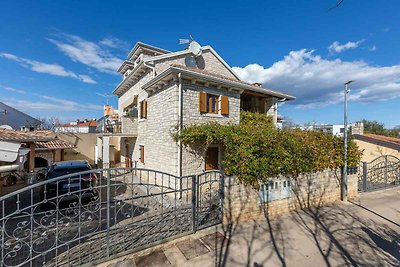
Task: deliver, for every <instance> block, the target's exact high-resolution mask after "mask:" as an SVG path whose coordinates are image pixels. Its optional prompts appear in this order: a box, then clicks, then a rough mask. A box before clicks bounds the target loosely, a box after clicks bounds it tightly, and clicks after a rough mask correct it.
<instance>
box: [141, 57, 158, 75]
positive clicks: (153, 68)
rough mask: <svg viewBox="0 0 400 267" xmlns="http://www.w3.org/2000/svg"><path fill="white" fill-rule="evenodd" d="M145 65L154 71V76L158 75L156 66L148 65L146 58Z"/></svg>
mask: <svg viewBox="0 0 400 267" xmlns="http://www.w3.org/2000/svg"><path fill="white" fill-rule="evenodd" d="M143 65H144V66H145V67H148V68H149V69H151V70H152V71H153V78H154V77H156V68H155V67H154V66H150V65H148V64H147V61H145V60H143Z"/></svg>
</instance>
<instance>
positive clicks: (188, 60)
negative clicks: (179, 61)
mask: <svg viewBox="0 0 400 267" xmlns="http://www.w3.org/2000/svg"><path fill="white" fill-rule="evenodd" d="M185 65H186V67H190V68H197V62H196V59H195V58H194V57H193V56H187V57H185Z"/></svg>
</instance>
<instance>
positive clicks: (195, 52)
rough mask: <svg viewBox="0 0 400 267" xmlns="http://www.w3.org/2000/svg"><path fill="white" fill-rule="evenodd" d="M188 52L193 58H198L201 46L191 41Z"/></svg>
mask: <svg viewBox="0 0 400 267" xmlns="http://www.w3.org/2000/svg"><path fill="white" fill-rule="evenodd" d="M189 51H190V52H192V54H193V55H194V56H195V57H198V56H200V55H201V46H200V44H199V43H198V42H196V41H191V42H190V44H189Z"/></svg>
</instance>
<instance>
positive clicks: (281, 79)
mask: <svg viewBox="0 0 400 267" xmlns="http://www.w3.org/2000/svg"><path fill="white" fill-rule="evenodd" d="M233 70H234V71H235V72H236V73H238V75H239V76H240V77H241V78H242V79H243V80H244V81H247V82H251V83H252V82H261V83H263V84H264V85H265V86H266V87H271V88H273V89H276V90H279V91H283V92H285V93H288V94H291V95H294V96H296V97H297V99H296V100H295V101H294V102H293V104H295V105H297V106H298V107H302V108H313V107H317V106H322V105H328V104H334V103H339V102H341V101H343V83H344V82H346V81H348V80H355V81H356V82H355V83H353V84H351V89H352V91H351V93H350V96H349V98H350V100H351V101H357V102H374V101H383V100H389V99H394V98H399V97H400V65H394V66H387V67H381V66H372V65H369V64H368V63H366V62H364V61H342V60H340V59H333V60H329V59H324V58H322V57H321V56H319V55H315V52H314V51H313V50H306V49H302V50H298V51H291V52H290V53H289V55H287V56H285V57H284V58H283V59H282V60H280V61H278V62H275V63H274V64H273V65H272V66H270V67H268V68H264V67H263V66H260V65H258V64H250V65H247V66H245V67H244V68H240V67H234V68H233Z"/></svg>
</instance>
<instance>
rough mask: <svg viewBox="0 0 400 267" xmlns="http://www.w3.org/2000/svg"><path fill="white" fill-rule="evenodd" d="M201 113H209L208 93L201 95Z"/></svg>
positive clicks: (201, 93)
mask: <svg viewBox="0 0 400 267" xmlns="http://www.w3.org/2000/svg"><path fill="white" fill-rule="evenodd" d="M199 111H200V112H207V93H205V92H200V93H199Z"/></svg>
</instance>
